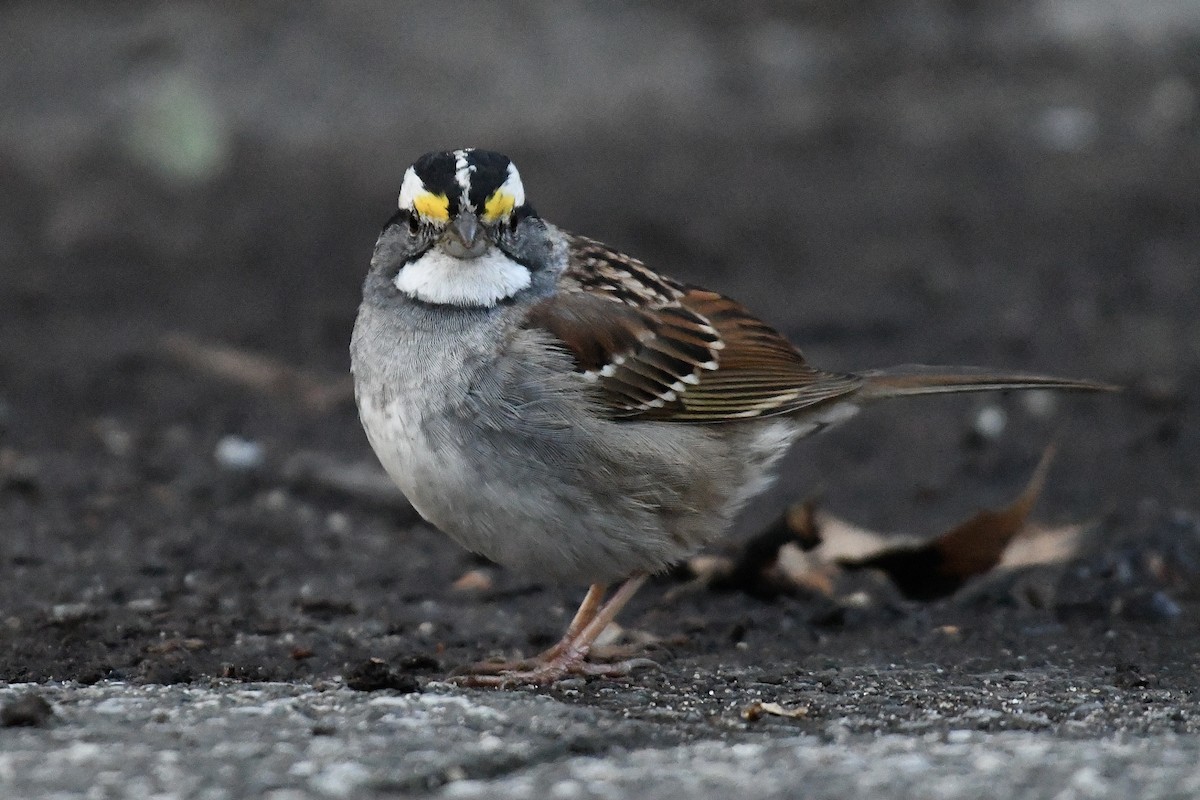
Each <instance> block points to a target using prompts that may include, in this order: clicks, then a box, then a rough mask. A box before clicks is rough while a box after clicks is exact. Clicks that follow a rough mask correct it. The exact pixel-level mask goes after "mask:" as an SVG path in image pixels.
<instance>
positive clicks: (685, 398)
mask: <svg viewBox="0 0 1200 800" xmlns="http://www.w3.org/2000/svg"><path fill="white" fill-rule="evenodd" d="M570 256H571V258H570V264H569V266H568V268H567V271H566V272H565V273H564V275H563V277H562V279H561V281H560V288H561V289H562V291H561V292H559V294H557V295H555V296H554V297H552V298H549V299H547V300H545V301H543V302H542V303H541V304H539V305H538V306H537V307H535V308H534V309H533V311H532V313H531V315H530V323H529V324H530V326H531V327H538V328H543V329H545V330H547V331H549V332H550V333H552V334H553V335H554V336H555V337H557V338H558V339H559V340H560V341H561V342H562V343H563V345H564V347H565V348H566V349H567V350H568V351H569V352H570V353H571V354H572V355H573V356H574V358H575V362H576V364H577V365H578V368H579V371H580V373H582V375H583V377H584V379H585V380H587V381H590V382H592V383H594V384H596V386H597V388H598V389H599V390H600V392H599V394H600V398H601V401H602V402H603V403H604V404H605V405H606V406H607V407H608V408H609V409H610V410H611V412H612V414H613V416H616V417H630V418H638V419H657V420H664V421H678V422H722V421H727V420H734V419H747V418H751V417H763V416H772V415H777V414H786V413H789V412H792V411H797V410H799V409H802V408H805V407H808V406H813V405H817V404H820V403H823V402H826V401H828V400H832V399H835V398H838V397H842V396H844V395H846V394H847V393H849V392H853V391H855V390H857V389H858V388H859V387H860V386H862V379H861V378H859V377H857V376H854V375H836V374H833V373H827V372H821V371H819V370H815V369H813V368H811V367H809V366H808V365H807V364H806V363H805V361H804V357H803V356H802V355H801V354H800V351H799V350H797V349H796V348H795V347H793V346H792V345H791V344H790V343H789V342H788V341H787V340H786V339H784V338H783V337H782V336H781V335H779V333H777V332H776V331H775V330H773V329H772V328H771V327H770V326H768V325H766V324H765V323H763V322H762V321H760V320H758V319H756V318H755V317H754V316H752V315H751V314H750V313H749V312H748V311H746V309H745V308H743V307H742V306H741V305H739V304H738V303H736V302H734V301H733V300H730V299H729V298H727V297H722V296H721V295H719V294H717V293H716V292H710V291H707V290H704V289H699V288H695V287H688V286H685V285H683V284H681V283H678V282H677V281H674V280H672V279H670V278H666V277H664V276H661V275H658V274H657V273H655V272H653V271H651V270H650V269H649V268H647V267H646V266H645V265H644V264H642V263H641V262H640V261H637V260H636V259H633V258H630V257H629V256H626V255H624V254H623V253H619V252H617V251H615V250H612V249H610V248H608V247H606V246H604V245H602V244H600V243H599V242H594V241H592V240H590V239H584V238H582V237H572V240H571V245H570Z"/></svg>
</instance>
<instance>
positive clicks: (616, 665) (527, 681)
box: [448, 649, 658, 689]
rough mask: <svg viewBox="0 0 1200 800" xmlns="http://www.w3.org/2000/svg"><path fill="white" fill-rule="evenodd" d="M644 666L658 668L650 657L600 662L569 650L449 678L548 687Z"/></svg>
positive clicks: (495, 663)
mask: <svg viewBox="0 0 1200 800" xmlns="http://www.w3.org/2000/svg"><path fill="white" fill-rule="evenodd" d="M643 667H653V668H657V667H658V664H656V663H655V662H653V661H651V660H650V659H648V658H626V659H622V660H620V661H612V662H606V663H596V662H592V661H588V660H587V651H586V650H585V651H580V650H576V649H565V650H563V651H561V652H559V653H557V654H555V655H553V656H551V657H549V658H544V659H543V658H541V657H538V658H531V659H519V660H515V661H501V662H498V661H484V662H482V663H480V664H474V665H472V666H470V667H467V669H466V670H465V671H464V672H463V673H462V674H459V675H454V676H451V677H450V678H448V681H449V682H450V683H455V684H458V685H459V686H476V687H492V688H499V689H506V688H510V687H513V686H528V685H532V686H548V685H550V684H553V683H557V682H558V681H560V680H563V679H565V678H571V677H602V678H622V677H625V676H626V675H628V674H630V673H631V672H633V671H634V670H635V669H640V668H643Z"/></svg>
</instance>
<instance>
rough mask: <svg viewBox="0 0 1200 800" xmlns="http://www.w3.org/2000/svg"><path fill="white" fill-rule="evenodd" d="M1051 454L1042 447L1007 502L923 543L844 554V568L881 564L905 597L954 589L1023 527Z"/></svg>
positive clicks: (996, 560)
mask: <svg viewBox="0 0 1200 800" xmlns="http://www.w3.org/2000/svg"><path fill="white" fill-rule="evenodd" d="M1053 458H1054V447H1053V446H1050V447H1047V448H1046V452H1045V453H1044V454H1043V455H1042V460H1041V461H1040V462H1039V463H1038V466H1037V468H1036V469H1035V470H1034V472H1033V476H1032V477H1031V478H1030V480H1029V484H1028V485H1027V486H1026V487H1025V489H1024V491H1022V492H1021V494H1020V495H1019V496H1018V497H1017V499H1016V500H1014V501H1013V502H1012V503H1011V504H1009V505H1008V506H1007V507H1005V508H1002V509H1000V510H998V511H981V512H979V513H978V514H976V515H975V516H974V517H971V518H970V519H968V520H967V521H966V522H963V523H962V524H960V525H957V526H955V527H954V528H952V529H951V530H949V531H947V532H946V533H944V534H942V535H941V536H938V537H937V538H935V539H933V540H931V541H929V542H927V543H925V544H922V545H919V546H915V547H913V546H911V545H910V546H907V547H900V548H894V549H888V550H886V551H884V552H881V553H877V554H875V555H873V556H869V557H867V558H859V559H845V560H842V561H841V563H842V565H843V566H845V567H846V568H848V569H862V568H873V569H879V570H882V571H883V572H885V573H887V575H888V577H890V578H891V579H892V581H893V583H895V584H896V586H897V588H899V589H900V591H901V592H902V593H903V594H904V595H905V596H906V597H909V598H912V599H915V600H935V599H937V598H939V597H945V596H947V595H950V594H953V593H954V592H955V591H957V590H958V589H959V588H960V587H961V586H962V585H963V584H964V583H966V582H967V580H969V579H970V578H973V577H975V576H976V575H982V574H983V573H985V572H988V571H990V570H992V569H994V568H995V567H996V566H997V565H998V564H1000V563H1001V560H1002V559H1003V557H1004V553H1005V550H1007V549H1008V547H1009V545H1010V544H1011V543H1012V542H1013V541H1014V540H1015V539H1016V538H1017V537H1018V536H1019V535H1020V534H1021V533H1022V531H1024V530H1025V529H1026V526H1027V523H1028V519H1029V512H1030V511H1031V510H1033V506H1034V504H1035V503H1036V502H1037V499H1038V497H1039V496H1040V495H1041V493H1042V487H1043V486H1044V485H1045V481H1046V473H1047V471H1048V470H1049V468H1050V462H1051V460H1052V459H1053Z"/></svg>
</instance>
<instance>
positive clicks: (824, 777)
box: [0, 683, 1200, 800]
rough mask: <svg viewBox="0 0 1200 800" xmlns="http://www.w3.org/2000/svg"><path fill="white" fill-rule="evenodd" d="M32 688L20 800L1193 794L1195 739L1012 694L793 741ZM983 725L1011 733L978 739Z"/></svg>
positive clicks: (188, 695)
mask: <svg viewBox="0 0 1200 800" xmlns="http://www.w3.org/2000/svg"><path fill="white" fill-rule="evenodd" d="M872 688H876V689H877V688H878V687H871V686H870V685H868V686H866V687H864V691H866V690H870V689H872ZM985 691H986V690H985ZM30 693H36V694H37V695H38V696H40V697H42V698H45V699H47V700H48V701H49V702H50V704H51V705H52V707H53V709H54V712H53V717H52V721H50V722H47V723H45V724H43V725H42V726H40V727H37V728H20V729H11V730H6V731H0V737H2V739H0V740H2V741H3V744H4V747H3V751H2V752H0V789H2V790H4V791H5V792H6V794H5V796H7V797H22V798H30V799H31V800H32V798H42V797H55V798H65V797H147V798H149V797H154V798H162V799H163V800H165V799H166V798H191V797H203V798H207V799H209V800H219V799H220V798H240V797H269V798H275V800H283V799H284V798H296V799H297V800H298V799H299V798H322V797H375V796H398V795H405V796H408V795H425V794H430V795H434V796H439V797H454V798H475V797H480V798H484V797H514V798H516V797H548V798H609V797H623V796H647V795H652V796H654V797H664V798H676V797H678V798H694V797H728V796H731V795H733V794H737V793H742V792H752V793H753V795H754V796H755V797H765V798H775V797H780V798H782V797H795V796H797V793H800V794H802V795H803V796H805V797H815V798H834V797H857V796H863V795H864V794H871V795H878V794H881V793H882V794H886V795H887V796H889V797H904V798H907V797H912V798H927V797H987V798H990V797H996V798H1006V797H1018V796H1019V797H1046V798H1109V797H1112V798H1118V797H1163V798H1166V797H1180V798H1184V797H1193V796H1195V793H1196V792H1197V791H1200V767H1198V766H1197V761H1198V759H1197V756H1198V755H1200V736H1197V734H1196V733H1195V732H1191V733H1171V732H1158V733H1154V734H1150V735H1136V736H1135V735H1130V734H1127V733H1117V734H1109V735H1107V736H1105V737H1103V738H1099V739H1097V738H1093V737H1092V736H1091V735H1090V734H1092V733H1093V732H1094V726H1093V724H1092V723H1091V722H1090V721H1089V720H1090V719H1091V718H1093V717H1094V716H1095V715H1096V713H1095V712H1096V710H1097V709H1098V708H1099V707H1100V705H1101V704H1100V703H1099V702H1097V701H1094V700H1092V701H1088V700H1084V701H1083V702H1081V703H1080V704H1079V709H1080V710H1081V711H1082V713H1080V714H1079V715H1078V716H1077V717H1076V719H1075V720H1074V721H1073V722H1074V724H1073V725H1068V726H1067V727H1066V729H1065V731H1063V733H1064V734H1065V735H1056V736H1046V735H1039V734H1038V733H1037V732H1036V731H1037V730H1039V729H1040V727H1041V724H1042V723H1036V722H1035V724H1034V726H1033V727H1032V728H1026V726H1027V725H1028V724H1029V721H1028V719H1027V717H1028V714H1027V713H1026V712H1022V711H1019V710H1014V709H1013V708H1012V707H1011V703H1012V701H1011V699H1001V696H1002V695H1004V694H1009V695H1011V694H1012V693H1011V692H997V693H995V694H994V695H993V698H994V700H993V703H994V704H993V707H992V708H989V709H981V710H980V713H977V714H970V715H967V716H968V718H966V719H958V720H955V721H954V724H953V725H952V726H951V727H950V728H949V729H946V730H942V731H938V732H934V731H929V732H921V729H920V728H919V727H917V728H913V729H910V730H908V731H906V732H904V733H896V732H894V731H892V730H889V729H888V726H886V725H885V726H882V727H877V726H871V727H872V728H873V729H872V730H863V726H862V721H861V718H859V719H853V718H848V717H837V716H834V717H830V718H828V719H825V720H824V721H823V722H822V725H821V729H820V731H819V732H817V733H812V734H806V735H796V734H795V732H794V731H789V730H788V729H787V728H786V727H784V728H776V729H771V730H761V729H757V728H756V727H755V726H754V725H753V724H750V725H747V724H745V723H744V721H743V720H742V718H741V716H740V715H738V714H737V712H736V710H733V709H731V710H728V711H727V712H725V713H723V714H718V715H716V716H715V717H711V718H708V719H706V720H704V721H703V722H701V721H696V720H690V721H689V720H688V719H687V718H686V715H685V716H684V717H679V715H678V714H677V713H676V717H677V718H676V719H675V720H674V722H673V723H672V724H666V723H667V714H669V713H670V711H671V710H670V709H664V712H666V713H665V714H664V716H663V717H662V718H661V719H660V720H659V721H658V722H656V723H651V722H646V721H641V720H637V719H630V718H629V717H628V716H627V715H625V714H621V713H618V712H614V711H604V710H598V709H595V708H586V707H580V706H577V705H571V704H567V703H563V702H561V701H558V700H554V699H550V698H546V697H538V696H534V695H528V694H520V693H515V694H506V693H468V694H461V693H450V692H449V691H448V690H447V689H446V688H443V687H431V688H430V689H429V691H428V692H426V693H423V694H401V695H397V694H394V693H376V694H367V693H362V692H354V691H350V690H347V689H345V688H339V687H336V686H332V685H331V686H325V687H313V686H305V685H294V684H277V683H262V684H256V685H254V686H252V687H247V686H238V685H214V686H130V685H125V684H119V683H106V684H103V685H97V686H91V687H78V686H64V685H19V686H11V687H8V688H7V689H0V702H5V701H9V698H11V697H14V696H25V697H27V696H29V694H30ZM1018 694H1026V692H1024V691H1023V690H1022V691H1020V692H1018ZM942 704H943V705H944V706H946V707H949V706H951V705H952V704H953V698H945V699H943V702H942ZM1018 704H1019V701H1018ZM1089 707H1095V708H1089ZM1084 709H1086V710H1084ZM1190 710H1191V711H1192V713H1194V711H1195V709H1194V706H1193V707H1192V708H1191V709H1190ZM927 713H929V714H933V715H937V714H938V712H936V711H934V710H933V709H927ZM1115 716H1116V718H1117V719H1118V720H1119V721H1120V723H1121V724H1122V726H1129V727H1142V726H1145V725H1146V724H1147V722H1148V721H1149V720H1147V719H1146V716H1147V715H1146V714H1145V713H1144V712H1143V711H1142V710H1141V709H1139V708H1138V707H1137V706H1131V707H1129V708H1127V709H1126V710H1124V711H1122V712H1119V713H1117V714H1116V715H1115ZM981 722H986V723H987V724H988V725H999V726H1000V727H1001V728H1003V727H1005V724H1006V723H1007V725H1009V726H1011V727H1013V728H1016V729H1017V730H1013V731H1008V732H1001V733H990V732H985V731H982V730H980V729H979V726H980V723H981ZM1042 722H1043V723H1044V722H1045V720H1044V719H1043V720H1042ZM1149 722H1150V724H1151V725H1153V724H1155V723H1154V722H1153V721H1149ZM721 727H724V728H726V730H727V731H733V730H735V729H738V728H742V729H743V730H741V731H740V732H739V733H736V734H735V733H726V734H724V735H723V736H721V738H719V739H718V740H704V739H705V738H706V737H705V736H704V734H703V733H702V729H704V728H708V729H709V730H710V732H711V730H712V729H714V728H721ZM709 735H711V733H710V734H709ZM696 739H701V740H700V741H696ZM615 743H625V744H615Z"/></svg>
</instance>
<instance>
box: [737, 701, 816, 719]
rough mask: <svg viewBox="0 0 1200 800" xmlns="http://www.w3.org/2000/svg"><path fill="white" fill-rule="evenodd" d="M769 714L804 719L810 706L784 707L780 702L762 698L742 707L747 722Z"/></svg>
mask: <svg viewBox="0 0 1200 800" xmlns="http://www.w3.org/2000/svg"><path fill="white" fill-rule="evenodd" d="M768 715H770V716H773V717H784V718H786V719H804V718H805V717H807V716H808V707H807V706H796V707H795V708H784V707H783V706H781V705H780V704H779V703H764V702H762V701H761V700H755V701H754V702H753V703H751V704H750V705H748V706H746V707H745V708H743V709H742V719H744V720H746V721H747V722H755V721H757V720H760V719H762V718H763V717H765V716H768Z"/></svg>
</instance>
